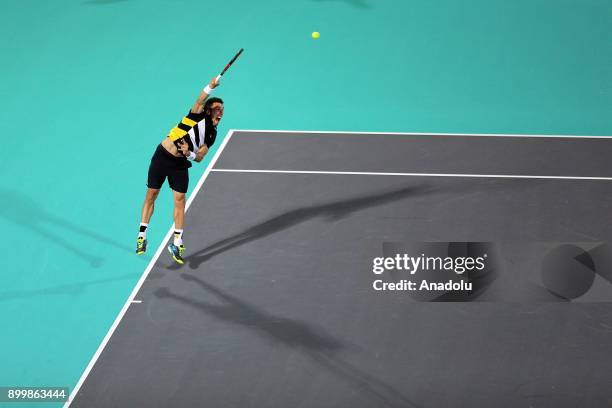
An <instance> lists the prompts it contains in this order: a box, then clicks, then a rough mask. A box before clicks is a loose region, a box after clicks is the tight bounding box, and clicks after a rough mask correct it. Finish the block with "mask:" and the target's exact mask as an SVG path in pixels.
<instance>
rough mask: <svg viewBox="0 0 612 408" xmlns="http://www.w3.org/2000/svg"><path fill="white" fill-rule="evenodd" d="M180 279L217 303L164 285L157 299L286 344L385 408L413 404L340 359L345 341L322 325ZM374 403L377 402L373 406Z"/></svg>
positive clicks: (192, 279)
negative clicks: (162, 299) (197, 286)
mask: <svg viewBox="0 0 612 408" xmlns="http://www.w3.org/2000/svg"><path fill="white" fill-rule="evenodd" d="M180 276H181V278H183V279H185V280H188V281H190V282H194V283H196V284H197V285H199V286H200V287H201V288H202V289H204V290H205V291H206V292H208V293H210V294H212V295H214V296H215V297H216V298H217V299H218V300H219V301H221V302H222V303H221V304H214V303H208V302H204V301H202V300H196V299H191V298H188V297H186V296H182V295H178V294H175V293H172V292H171V291H170V290H169V289H168V288H159V289H157V290H156V291H155V292H154V294H155V296H156V297H158V298H165V299H174V300H176V301H178V302H180V303H182V304H185V305H188V306H190V307H193V308H195V309H198V310H201V311H203V312H204V313H206V314H208V315H210V316H212V317H214V318H216V319H219V320H222V321H225V322H229V323H233V324H237V325H241V326H243V327H245V328H248V329H249V330H254V331H256V332H257V333H258V334H259V335H261V336H263V337H265V338H267V339H270V340H273V341H275V342H278V343H280V344H282V345H284V346H286V347H291V348H294V349H298V350H300V351H302V352H303V353H304V355H306V356H307V357H309V358H310V359H311V360H312V361H314V362H315V363H317V364H319V365H320V366H321V367H322V368H324V369H325V370H327V371H328V372H329V373H330V374H332V375H334V376H336V377H338V378H340V379H341V380H343V381H345V382H346V383H348V384H349V385H350V386H351V387H353V388H354V389H355V390H356V392H359V393H362V394H363V395H367V396H368V397H369V398H370V399H371V400H373V401H377V402H378V404H380V406H385V407H414V406H415V404H414V403H413V402H412V401H410V400H408V399H407V398H406V397H405V396H404V395H402V393H400V392H399V391H397V390H396V389H395V388H394V387H392V386H391V385H389V384H386V383H385V382H384V381H382V380H381V379H379V378H376V377H375V376H373V375H371V374H369V373H367V372H365V371H364V370H362V369H360V368H359V367H356V366H355V365H353V364H351V363H349V362H347V361H345V360H343V359H342V358H340V357H339V356H338V355H337V354H338V353H339V352H341V351H343V350H344V351H345V350H347V349H349V348H350V345H349V344H346V343H345V342H343V341H341V340H339V339H337V338H335V337H333V336H332V335H330V334H329V333H327V332H325V330H323V329H322V328H316V327H314V326H312V325H310V324H308V323H306V322H303V321H299V320H295V319H288V318H285V317H281V316H277V315H274V314H271V313H268V312H266V311H265V310H262V309H260V308H258V307H256V306H254V305H252V304H250V303H248V302H245V301H243V300H240V299H238V298H237V297H235V296H233V295H230V294H229V293H227V292H224V291H222V290H220V289H219V288H217V287H215V286H213V285H211V284H210V283H207V282H205V281H203V280H201V279H199V278H197V277H196V276H193V275H190V274H182V275H180ZM377 406H378V405H377Z"/></svg>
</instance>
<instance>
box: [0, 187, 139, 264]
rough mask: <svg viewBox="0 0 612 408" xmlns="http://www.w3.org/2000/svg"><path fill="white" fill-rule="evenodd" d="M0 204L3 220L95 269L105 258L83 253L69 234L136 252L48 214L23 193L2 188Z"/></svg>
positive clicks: (0, 215)
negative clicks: (29, 231) (37, 236)
mask: <svg viewBox="0 0 612 408" xmlns="http://www.w3.org/2000/svg"><path fill="white" fill-rule="evenodd" d="M0 203H2V205H0V218H4V219H6V220H7V221H9V222H13V223H15V224H17V225H20V226H22V227H24V228H27V229H29V230H31V231H32V232H34V233H36V234H38V235H39V236H41V237H43V238H44V239H46V240H48V241H49V242H52V243H53V244H56V245H59V246H61V247H63V248H65V249H66V250H68V251H70V252H72V253H73V254H74V255H76V256H78V257H79V258H82V259H84V260H85V261H87V262H89V264H90V265H91V266H92V267H94V268H97V267H100V266H101V265H102V264H103V263H104V258H102V257H99V256H93V255H91V254H89V253H87V252H85V251H83V250H81V249H80V248H79V247H78V246H77V245H74V244H73V243H72V242H71V241H69V240H68V239H66V238H65V236H66V234H67V233H71V234H75V235H76V236H77V237H81V238H82V237H86V238H89V239H93V240H96V241H98V242H99V243H102V244H107V245H110V246H113V247H115V248H118V249H121V250H123V251H128V252H130V253H131V252H132V251H131V250H130V249H129V248H127V247H125V246H124V245H122V244H120V243H117V242H115V241H113V240H112V239H110V238H107V237H105V236H103V235H101V234H98V233H97V232H95V231H92V230H89V229H87V228H84V227H82V226H80V225H78V224H77V223H75V222H71V221H68V220H66V219H64V218H62V217H59V216H57V215H55V214H52V213H50V212H48V211H46V210H45V209H44V208H43V206H41V205H39V204H38V203H37V202H35V201H34V200H33V199H32V198H30V197H29V196H28V195H26V194H24V193H22V192H18V191H12V190H7V189H5V188H3V187H1V186H0Z"/></svg>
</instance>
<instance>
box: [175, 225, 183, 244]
mask: <svg viewBox="0 0 612 408" xmlns="http://www.w3.org/2000/svg"><path fill="white" fill-rule="evenodd" d="M174 245H176V246H181V245H183V230H182V229H175V230H174Z"/></svg>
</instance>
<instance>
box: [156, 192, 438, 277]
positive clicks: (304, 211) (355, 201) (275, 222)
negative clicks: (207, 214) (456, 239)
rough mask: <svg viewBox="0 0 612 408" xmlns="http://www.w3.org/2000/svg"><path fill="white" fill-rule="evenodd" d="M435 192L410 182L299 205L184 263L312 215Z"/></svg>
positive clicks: (343, 213)
mask: <svg viewBox="0 0 612 408" xmlns="http://www.w3.org/2000/svg"><path fill="white" fill-rule="evenodd" d="M433 191H434V189H433V188H431V187H430V186H429V185H427V184H423V185H411V186H407V187H403V188H400V189H396V190H391V191H385V192H382V193H377V194H369V195H366V196H362V197H355V198H350V199H346V200H339V201H333V202H330V203H325V204H320V205H315V206H311V207H300V208H296V209H294V210H290V211H287V212H284V213H282V214H280V215H277V216H275V217H272V218H269V219H267V220H265V221H263V222H261V223H259V224H256V225H253V226H251V227H249V228H247V229H245V230H244V231H242V232H241V233H238V234H236V235H232V236H230V237H228V238H225V239H222V240H220V241H217V242H215V243H213V244H211V245H209V246H207V247H205V248H202V249H200V250H199V251H197V252H195V253H193V254H191V255H188V256H186V257H185V258H184V259H185V262H186V263H188V264H189V267H190V268H191V269H197V268H198V267H199V266H200V265H201V264H202V263H203V262H205V261H207V260H209V259H210V258H212V257H213V256H215V255H219V254H221V253H223V252H226V251H229V250H231V249H233V248H236V247H239V246H241V245H244V244H247V243H249V242H252V241H255V240H258V239H261V238H264V237H267V236H270V235H272V234H275V233H277V232H280V231H283V230H286V229H288V228H292V227H294V226H296V225H298V224H301V223H303V222H305V221H308V220H311V219H313V218H323V219H324V220H327V221H330V222H333V221H337V220H339V219H342V218H345V217H348V216H350V215H352V214H353V213H355V212H357V211H361V210H365V209H367V208H371V207H374V206H380V205H384V204H388V203H391V202H394V201H397V200H402V199H405V198H407V197H410V196H419V195H423V194H428V193H431V192H433ZM168 268H169V269H172V270H176V269H180V268H181V266H180V265H177V264H173V265H171V266H169V267H168Z"/></svg>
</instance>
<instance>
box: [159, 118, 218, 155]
mask: <svg viewBox="0 0 612 408" xmlns="http://www.w3.org/2000/svg"><path fill="white" fill-rule="evenodd" d="M168 137H169V138H170V140H172V141H173V142H174V143H175V144H176V143H177V142H178V141H179V140H180V139H184V140H185V141H186V142H187V144H188V145H189V150H190V151H192V152H196V151H198V149H199V148H200V147H202V145H204V144H205V145H206V146H207V147H208V148H209V149H210V147H211V146H212V145H213V144H214V143H215V139H216V138H217V129H216V128H215V127H214V126H213V125H212V123H211V120H210V117H209V116H207V115H206V114H205V113H204V112H202V113H193V112H191V110H190V111H189V113H187V115H186V116H185V117H183V120H181V121H180V123H179V124H178V125H176V126H175V127H174V128H172V130H170V134H168Z"/></svg>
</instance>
